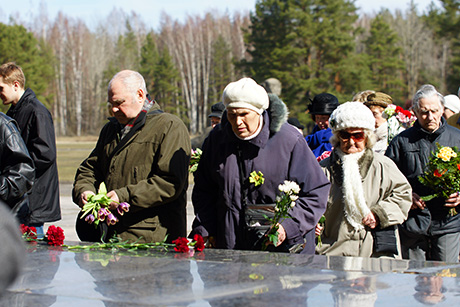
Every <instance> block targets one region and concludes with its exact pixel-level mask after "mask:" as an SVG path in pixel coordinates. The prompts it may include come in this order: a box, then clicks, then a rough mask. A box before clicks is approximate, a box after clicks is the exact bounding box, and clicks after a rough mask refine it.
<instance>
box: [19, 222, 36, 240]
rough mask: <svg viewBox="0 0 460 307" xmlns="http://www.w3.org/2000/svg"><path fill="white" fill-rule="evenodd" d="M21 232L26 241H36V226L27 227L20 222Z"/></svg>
mask: <svg viewBox="0 0 460 307" xmlns="http://www.w3.org/2000/svg"><path fill="white" fill-rule="evenodd" d="M20 228H21V233H22V238H23V239H24V240H26V241H36V240H37V228H35V227H29V226H26V225H24V224H21V226H20Z"/></svg>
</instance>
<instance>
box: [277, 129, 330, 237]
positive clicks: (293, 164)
mask: <svg viewBox="0 0 460 307" xmlns="http://www.w3.org/2000/svg"><path fill="white" fill-rule="evenodd" d="M289 180H291V181H295V182H297V183H298V184H300V189H301V191H300V193H299V199H298V200H297V201H296V205H295V206H294V208H293V209H292V210H291V212H290V215H291V217H292V219H286V220H284V221H283V222H282V223H281V224H282V225H283V227H284V229H285V230H286V235H287V238H288V242H295V241H297V240H296V238H297V237H298V236H299V235H301V236H303V235H305V234H306V233H307V232H308V231H310V230H312V229H313V228H314V227H315V226H316V224H317V223H318V221H319V219H320V218H321V216H322V215H323V213H324V211H325V210H326V205H327V199H328V196H329V189H330V185H331V184H330V182H329V180H328V179H327V178H326V176H325V175H324V172H323V170H322V169H321V167H320V166H319V163H318V162H317V161H316V158H315V156H314V155H313V153H312V151H311V150H310V148H309V147H308V145H307V143H306V142H305V140H304V139H303V138H299V140H298V141H297V143H296V144H295V146H294V148H293V151H292V154H291V161H290V164H289Z"/></svg>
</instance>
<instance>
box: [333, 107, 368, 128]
mask: <svg viewBox="0 0 460 307" xmlns="http://www.w3.org/2000/svg"><path fill="white" fill-rule="evenodd" d="M329 127H330V128H331V130H332V132H335V131H339V130H344V129H347V128H364V129H369V130H371V131H374V129H375V118H374V115H372V111H371V110H370V109H369V108H368V107H366V106H365V105H364V104H362V103H361V102H358V101H353V102H345V103H343V104H341V105H339V106H338V107H337V109H335V110H334V112H332V114H331V117H329Z"/></svg>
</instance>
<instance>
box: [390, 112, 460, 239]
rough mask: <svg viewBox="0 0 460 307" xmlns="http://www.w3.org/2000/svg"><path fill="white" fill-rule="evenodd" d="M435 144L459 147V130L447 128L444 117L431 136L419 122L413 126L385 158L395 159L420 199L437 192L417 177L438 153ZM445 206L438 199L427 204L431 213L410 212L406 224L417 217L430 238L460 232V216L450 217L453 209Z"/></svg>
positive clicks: (391, 147) (442, 201) (416, 210)
mask: <svg viewBox="0 0 460 307" xmlns="http://www.w3.org/2000/svg"><path fill="white" fill-rule="evenodd" d="M436 143H439V145H441V146H449V147H453V146H457V148H460V130H458V129H457V128H454V127H452V126H450V125H448V124H447V123H446V121H445V119H444V118H441V126H440V127H439V128H438V130H436V131H435V132H433V133H429V132H428V131H426V130H424V129H422V127H421V126H420V124H419V122H418V121H416V122H415V124H414V126H413V127H411V128H409V129H407V130H405V131H403V132H401V133H400V134H398V135H397V136H396V137H395V138H394V139H393V141H392V142H391V143H390V145H389V146H388V148H387V150H386V152H385V155H386V156H388V157H389V158H390V159H392V160H393V161H394V162H395V163H396V165H397V166H398V168H399V170H400V171H401V172H402V173H403V174H404V175H405V176H406V178H407V180H408V181H409V183H410V185H411V186H412V190H413V192H415V193H417V194H418V195H420V196H426V195H430V194H433V193H434V192H433V191H432V190H431V189H429V188H427V187H426V186H424V185H423V184H421V183H420V182H419V180H418V177H419V176H420V175H422V174H423V172H424V170H425V166H426V165H427V164H428V161H429V159H430V157H431V155H432V153H433V152H436V150H437V147H436ZM444 203H445V199H442V198H435V199H432V200H431V201H428V202H427V207H428V210H427V209H425V210H424V211H425V212H422V211H421V210H420V209H413V210H410V211H409V218H408V221H406V223H408V222H410V220H411V218H412V219H413V218H416V219H417V224H422V225H429V228H428V229H427V230H426V231H420V233H423V234H428V235H441V234H446V233H453V232H458V231H460V214H457V215H454V216H450V215H449V210H450V208H449V207H445V206H444ZM457 210H459V209H458V208H457ZM420 222H421V223H420ZM406 223H405V224H406ZM403 225H404V224H403Z"/></svg>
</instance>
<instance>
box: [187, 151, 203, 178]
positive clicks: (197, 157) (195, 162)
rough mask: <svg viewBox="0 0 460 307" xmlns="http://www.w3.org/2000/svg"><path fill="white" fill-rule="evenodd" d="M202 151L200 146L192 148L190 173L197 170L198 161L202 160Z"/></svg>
mask: <svg viewBox="0 0 460 307" xmlns="http://www.w3.org/2000/svg"><path fill="white" fill-rule="evenodd" d="M202 153H203V151H202V150H201V149H200V148H197V149H196V150H193V149H192V155H191V156H190V166H189V169H188V170H189V172H190V173H193V172H195V171H196V169H197V168H198V163H199V162H200V159H201V154H202Z"/></svg>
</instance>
